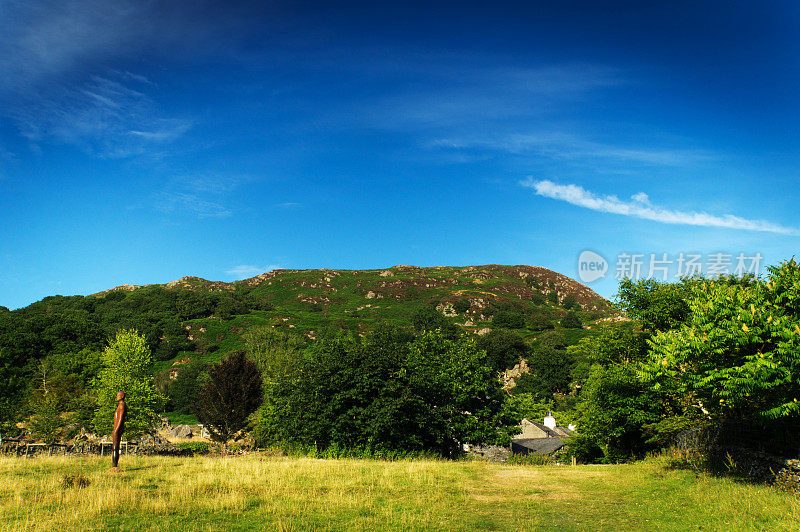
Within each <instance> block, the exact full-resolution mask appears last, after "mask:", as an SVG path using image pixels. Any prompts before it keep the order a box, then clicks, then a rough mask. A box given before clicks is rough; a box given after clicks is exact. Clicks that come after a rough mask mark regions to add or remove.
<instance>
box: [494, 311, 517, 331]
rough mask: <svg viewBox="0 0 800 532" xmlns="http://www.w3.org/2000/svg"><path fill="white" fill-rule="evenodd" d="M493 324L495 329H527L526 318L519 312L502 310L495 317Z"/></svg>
mask: <svg viewBox="0 0 800 532" xmlns="http://www.w3.org/2000/svg"><path fill="white" fill-rule="evenodd" d="M492 323H493V324H494V326H495V327H501V328H504V329H522V328H523V327H525V318H524V317H522V314H519V313H517V312H511V311H508V310H501V311H499V312H498V313H497V314H495V315H494V318H493V319H492Z"/></svg>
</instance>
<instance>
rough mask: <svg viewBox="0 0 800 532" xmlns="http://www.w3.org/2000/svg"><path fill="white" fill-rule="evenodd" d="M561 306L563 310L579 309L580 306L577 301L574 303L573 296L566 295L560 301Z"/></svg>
mask: <svg viewBox="0 0 800 532" xmlns="http://www.w3.org/2000/svg"><path fill="white" fill-rule="evenodd" d="M561 306H562V307H563V308H564V310H572V309H576V310H580V309H581V306H580V305H579V304H578V302H577V301H575V296H574V295H573V294H567V295H566V296H564V299H563V300H562V301H561Z"/></svg>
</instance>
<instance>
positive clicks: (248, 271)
mask: <svg viewBox="0 0 800 532" xmlns="http://www.w3.org/2000/svg"><path fill="white" fill-rule="evenodd" d="M279 267H280V266H278V265H277V264H270V265H268V266H254V265H252V264H240V265H238V266H234V267H233V268H231V269H230V270H225V273H226V274H228V275H229V276H230V277H231V278H233V279H235V280H237V281H239V280H241V279H248V278H250V277H255V276H256V275H260V274H262V273H265V272H268V271H272V270H276V269H278V268H279Z"/></svg>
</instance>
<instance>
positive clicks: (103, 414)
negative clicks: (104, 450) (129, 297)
mask: <svg viewBox="0 0 800 532" xmlns="http://www.w3.org/2000/svg"><path fill="white" fill-rule="evenodd" d="M102 362H103V368H102V369H101V370H100V374H99V375H98V377H97V400H98V408H97V411H96V414H95V420H94V426H95V429H96V430H97V431H98V432H99V433H101V434H110V433H111V429H112V428H113V421H114V411H115V410H116V408H117V401H116V396H117V392H119V391H124V392H125V402H126V403H127V405H128V415H127V419H126V421H125V432H126V435H127V436H128V437H136V436H138V435H141V434H144V433H147V432H149V431H150V430H151V429H152V427H153V426H154V424H155V413H156V412H157V411H158V410H159V408H160V406H161V404H162V402H163V398H162V397H161V396H160V395H159V394H158V393H156V391H155V389H154V388H153V383H152V381H153V357H152V354H151V353H150V348H149V347H148V346H147V341H146V340H145V338H144V336H142V335H140V334H139V333H138V332H136V331H127V330H120V331H119V332H117V335H116V337H115V338H114V340H113V341H112V342H111V343H110V344H109V345H108V346H107V347H106V348H105V350H103V354H102Z"/></svg>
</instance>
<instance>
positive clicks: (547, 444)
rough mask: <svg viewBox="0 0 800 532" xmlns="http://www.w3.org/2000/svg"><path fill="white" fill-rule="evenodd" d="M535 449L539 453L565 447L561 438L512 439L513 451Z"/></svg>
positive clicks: (549, 452)
mask: <svg viewBox="0 0 800 532" xmlns="http://www.w3.org/2000/svg"><path fill="white" fill-rule="evenodd" d="M520 447H522V448H524V449H525V450H527V451H533V452H536V453H539V454H551V453H554V452H556V451H557V450H559V449H561V448H562V447H564V441H563V440H562V439H561V438H558V437H555V438H517V439H514V440H511V452H519V451H523V449H520Z"/></svg>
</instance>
